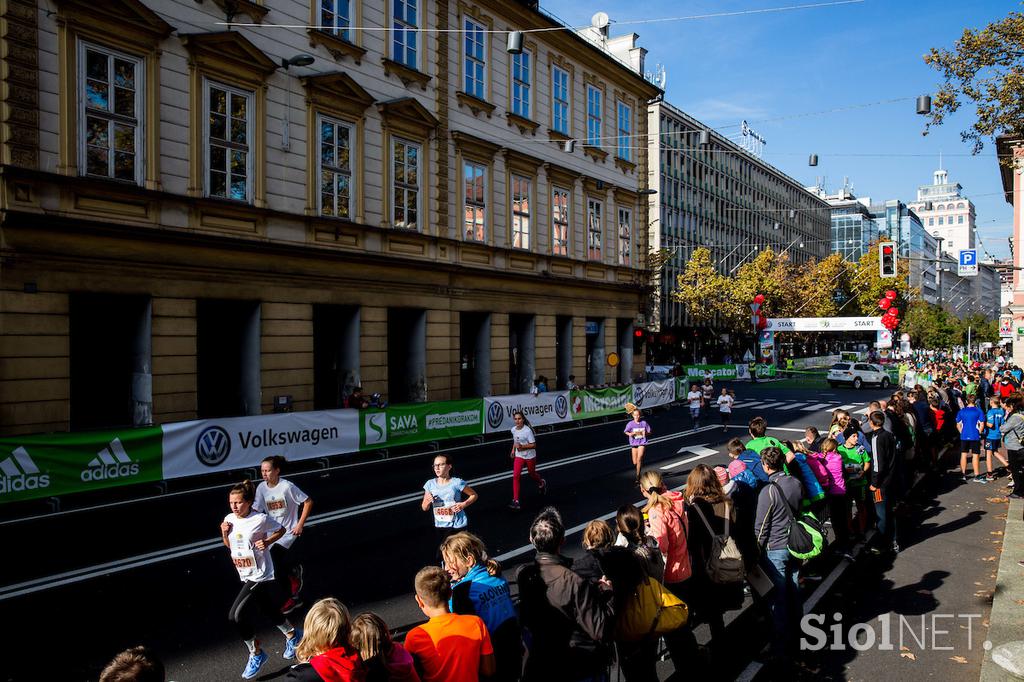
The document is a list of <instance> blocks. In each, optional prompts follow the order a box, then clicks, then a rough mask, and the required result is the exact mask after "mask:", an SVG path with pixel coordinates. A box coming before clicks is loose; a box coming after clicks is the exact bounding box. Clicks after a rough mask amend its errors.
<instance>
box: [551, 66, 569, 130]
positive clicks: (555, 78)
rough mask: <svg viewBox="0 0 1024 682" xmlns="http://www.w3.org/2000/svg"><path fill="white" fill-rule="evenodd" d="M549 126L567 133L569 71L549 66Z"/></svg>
mask: <svg viewBox="0 0 1024 682" xmlns="http://www.w3.org/2000/svg"><path fill="white" fill-rule="evenodd" d="M551 102H552V105H551V128H552V129H553V130H554V131H555V132H558V133H562V134H563V135H568V134H569V72H568V71H565V70H564V69H560V68H558V67H557V66H553V67H551Z"/></svg>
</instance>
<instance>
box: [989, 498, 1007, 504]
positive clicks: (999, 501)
mask: <svg viewBox="0 0 1024 682" xmlns="http://www.w3.org/2000/svg"><path fill="white" fill-rule="evenodd" d="M985 501H987V502H991V503H992V504H1002V503H1004V502H1008V501H1009V500H1007V499H1006V498H1005V497H986V498H985Z"/></svg>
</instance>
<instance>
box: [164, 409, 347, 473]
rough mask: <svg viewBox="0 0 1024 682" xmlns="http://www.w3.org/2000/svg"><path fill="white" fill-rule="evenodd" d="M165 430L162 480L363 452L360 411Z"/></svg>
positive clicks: (300, 414) (265, 417)
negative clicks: (268, 460)
mask: <svg viewBox="0 0 1024 682" xmlns="http://www.w3.org/2000/svg"><path fill="white" fill-rule="evenodd" d="M162 429H163V433H164V467H163V468H164V478H180V477H182V476H196V475H200V474H209V473H212V472H214V471H230V470H232V469H242V468H245V467H251V466H258V465H259V463H260V462H261V461H262V460H263V459H264V458H265V457H270V456H271V455H282V456H284V457H285V458H286V459H289V460H300V459H310V458H312V457H324V456H327V455H338V454H341V453H345V452H355V451H357V450H358V449H359V412H357V411H356V410H320V411H316V412H287V413H283V414H264V415H259V416H254V417H228V418H225V419H200V420H197V421H190V422H178V423H175V424H164V425H163V427H162Z"/></svg>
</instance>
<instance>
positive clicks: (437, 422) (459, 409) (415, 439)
mask: <svg viewBox="0 0 1024 682" xmlns="http://www.w3.org/2000/svg"><path fill="white" fill-rule="evenodd" d="M483 412H484V401H483V398H470V399H467V400H445V401H440V402H434V403H410V404H408V405H396V406H394V407H385V408H384V409H380V410H362V411H361V412H360V413H359V447H360V449H364V450H365V449H372V448H383V447H389V446H396V445H410V444H412V443H425V442H427V441H432V440H443V439H445V438H459V437H462V436H477V435H480V434H482V433H483V432H484V426H483V424H484V420H483Z"/></svg>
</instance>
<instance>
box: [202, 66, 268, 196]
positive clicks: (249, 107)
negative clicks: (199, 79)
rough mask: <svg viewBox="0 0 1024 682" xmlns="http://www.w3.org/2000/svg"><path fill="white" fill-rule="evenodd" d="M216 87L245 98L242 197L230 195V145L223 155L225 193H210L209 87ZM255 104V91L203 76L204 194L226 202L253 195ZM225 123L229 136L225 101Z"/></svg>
mask: <svg viewBox="0 0 1024 682" xmlns="http://www.w3.org/2000/svg"><path fill="white" fill-rule="evenodd" d="M212 88H217V89H218V90H224V91H225V92H227V93H228V94H230V95H232V96H236V97H244V98H245V99H246V105H245V139H246V144H245V199H244V200H243V199H233V198H232V197H231V174H230V172H229V169H230V167H231V161H230V151H231V150H232V149H234V147H232V146H229V145H223V146H224V148H225V149H226V150H228V154H227V155H226V158H225V161H226V162H227V167H226V168H225V171H226V172H227V176H226V178H225V183H226V184H225V192H226V196H223V197H218V196H216V195H213V194H210V170H211V169H210V146H211V144H212V142H211V139H210V90H211V89H212ZM255 106H256V93H254V92H253V91H252V90H244V89H242V88H236V87H234V86H232V85H227V84H225V83H221V82H220V81H216V80H212V79H209V78H206V77H204V78H203V119H202V121H203V196H205V197H215V198H218V199H226V200H228V201H238V202H240V203H252V197H253V179H254V178H253V170H254V168H253V155H254V154H255V150H254V149H253V146H252V135H253V132H254V126H253V120H252V119H253V113H254V111H253V110H254V107H255ZM227 109H228V119H229V121H228V123H227V127H226V129H225V133H226V134H227V135H228V136H230V135H231V125H230V110H231V107H230V104H228V108H227Z"/></svg>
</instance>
